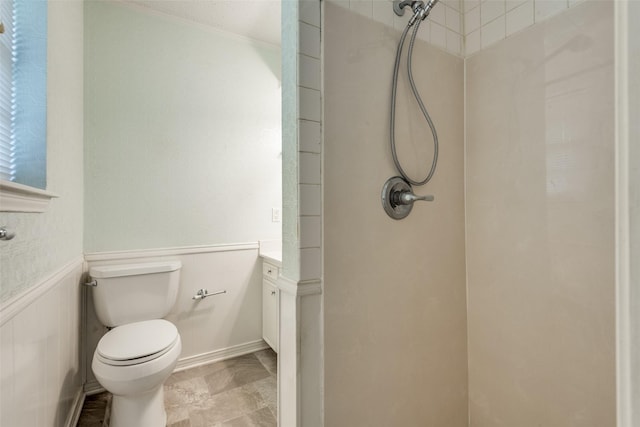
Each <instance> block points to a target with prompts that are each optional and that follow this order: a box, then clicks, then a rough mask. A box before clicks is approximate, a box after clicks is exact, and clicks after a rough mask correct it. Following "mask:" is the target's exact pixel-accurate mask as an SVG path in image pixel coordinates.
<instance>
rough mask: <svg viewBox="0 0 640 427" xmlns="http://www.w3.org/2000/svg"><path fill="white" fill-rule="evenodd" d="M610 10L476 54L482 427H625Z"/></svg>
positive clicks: (470, 72) (475, 288)
mask: <svg viewBox="0 0 640 427" xmlns="http://www.w3.org/2000/svg"><path fill="white" fill-rule="evenodd" d="M612 10H613V2H602V1H593V2H584V3H582V4H580V5H577V6H575V7H574V8H572V9H569V10H568V11H566V12H564V13H562V14H560V15H558V16H556V17H554V18H552V19H550V20H548V21H546V22H545V23H543V24H540V25H537V26H535V27H532V28H531V29H530V30H528V31H525V32H523V33H520V34H519V35H517V36H514V37H512V38H509V39H507V40H505V41H503V42H501V43H498V44H497V45H495V46H493V47H492V48H490V49H487V50H484V51H482V52H480V53H478V54H477V55H475V56H473V57H472V58H470V59H468V60H467V69H466V75H467V88H466V90H467V92H466V117H467V124H466V165H467V169H466V173H467V178H466V209H467V215H466V216H467V271H468V333H469V344H468V345H469V398H470V419H471V426H473V427H497V426H518V427H533V426H562V427H571V426H580V427H590V426H593V427H604V426H606V427H612V426H615V409H616V406H615V405H616V402H615V303H614V302H615V299H614V297H615V283H614V132H613V123H614V108H613V101H614V98H613V96H614V80H613V59H614V57H613V52H614V49H613V15H612Z"/></svg>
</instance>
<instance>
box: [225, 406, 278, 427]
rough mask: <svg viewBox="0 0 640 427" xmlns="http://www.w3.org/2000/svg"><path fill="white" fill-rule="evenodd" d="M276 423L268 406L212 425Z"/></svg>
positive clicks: (245, 426) (241, 426)
mask: <svg viewBox="0 0 640 427" xmlns="http://www.w3.org/2000/svg"><path fill="white" fill-rule="evenodd" d="M276 423H277V422H276V418H275V417H274V416H273V414H272V413H271V411H270V410H269V408H262V409H258V410H257V411H255V412H252V413H250V414H247V415H243V416H241V417H238V418H234V419H233V420H229V421H225V422H222V423H219V424H217V425H216V426H214V427H275V426H276Z"/></svg>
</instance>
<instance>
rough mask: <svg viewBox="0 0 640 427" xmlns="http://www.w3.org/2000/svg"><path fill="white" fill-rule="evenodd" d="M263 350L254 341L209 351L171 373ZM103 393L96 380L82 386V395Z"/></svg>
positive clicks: (264, 345) (263, 345)
mask: <svg viewBox="0 0 640 427" xmlns="http://www.w3.org/2000/svg"><path fill="white" fill-rule="evenodd" d="M265 348H269V344H267V343H266V342H264V340H256V341H251V342H248V343H244V344H239V345H234V346H233V347H227V348H223V349H220V350H214V351H210V352H208V353H202V354H197V355H195V356H189V357H185V358H183V359H180V360H178V364H177V365H176V368H175V369H174V371H173V372H180V371H184V370H186V369H191V368H195V367H197V366H202V365H207V364H209V363H214V362H220V361H221V360H227V359H233V358H234V357H238V356H243V355H245V354H249V353H254V352H256V351H260V350H264V349H265ZM103 391H105V390H104V387H102V386H101V385H100V383H99V382H98V381H96V380H93V381H88V382H87V383H86V384H85V385H84V393H85V394H86V395H87V396H91V395H93V394H98V393H102V392H103Z"/></svg>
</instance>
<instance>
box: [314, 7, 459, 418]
mask: <svg viewBox="0 0 640 427" xmlns="http://www.w3.org/2000/svg"><path fill="white" fill-rule="evenodd" d="M332 6H333V5H332V4H330V3H326V4H325V17H324V22H325V26H326V28H325V31H324V33H323V34H324V35H325V39H324V41H325V51H324V53H325V58H324V59H325V70H324V71H325V109H324V113H325V122H324V137H325V138H324V141H325V145H324V147H323V150H324V156H325V157H324V159H325V163H324V166H325V169H324V173H325V174H324V175H323V180H324V184H325V186H324V201H323V214H324V216H323V231H324V233H323V235H324V243H323V245H324V252H323V254H322V258H323V260H324V277H323V281H324V290H323V297H324V304H325V305H324V307H325V318H324V327H325V376H324V378H325V383H324V387H325V394H324V396H325V408H326V410H325V425H326V426H332V427H333V426H337V427H360V426H372V427H373V426H376V427H377V426H385V427H387V426H389V427H396V426H398V427H416V426H434V427H445V426H446V427H465V426H467V425H468V417H467V410H466V408H467V398H466V392H465V390H466V366H467V360H466V349H465V345H466V344H465V343H466V333H465V331H466V317H465V309H466V302H465V293H466V287H465V267H464V231H463V230H464V204H463V202H464V198H463V196H464V192H463V190H464V182H463V177H464V173H463V160H464V156H463V148H464V147H463V142H464V138H463V136H464V135H463V130H464V129H463V115H462V114H461V113H462V111H463V100H464V92H463V83H464V80H463V77H464V75H463V72H464V63H463V60H462V59H461V58H457V57H455V56H453V55H451V54H449V53H447V52H443V51H442V50H441V49H438V48H435V47H433V46H432V45H430V44H428V43H425V42H422V41H417V42H416V44H415V50H414V56H413V68H414V75H415V76H416V84H417V85H418V88H419V89H420V92H421V94H422V97H423V100H424V102H425V104H426V106H427V108H429V111H430V113H431V114H432V118H433V120H434V122H435V123H436V126H437V128H438V135H439V137H440V141H441V145H440V150H441V156H442V157H441V160H440V162H439V164H438V170H437V172H436V174H435V177H434V179H433V181H432V182H430V183H429V184H428V185H427V186H426V187H421V188H416V191H417V192H420V193H421V194H426V193H429V192H433V193H435V195H436V201H437V202H436V203H432V204H426V203H425V204H421V205H418V204H416V206H414V208H413V212H412V213H411V215H410V216H409V217H408V218H405V219H403V220H402V221H394V220H392V219H391V218H389V217H387V216H386V214H385V212H384V210H383V209H382V206H381V204H380V191H381V188H382V185H383V184H384V182H385V180H386V179H387V178H389V177H391V176H393V175H395V174H397V172H395V171H394V168H393V163H392V161H391V155H390V152H389V140H388V138H389V93H388V92H387V91H386V90H372V88H388V87H389V85H390V82H391V74H392V72H393V66H392V65H393V60H394V57H395V47H396V46H397V42H398V34H397V32H396V33H392V32H390V31H388V29H387V28H386V27H385V26H384V25H382V24H378V23H374V22H371V21H367V20H364V19H356V18H353V16H347V15H346V14H344V13H342V11H341V10H339V9H338V8H336V7H332ZM442 6H444V5H442ZM434 27H435V28H440V29H442V40H441V42H442V44H443V47H446V32H445V31H444V30H445V28H444V27H443V26H441V25H439V24H437V23H432V26H431V29H432V30H433V28H434ZM355 29H357V30H355ZM371 46H380V47H376V48H373V49H372V48H371ZM363 49H366V52H367V54H366V55H361V57H360V58H358V61H347V60H345V58H349V53H350V52H353V51H358V50H363ZM403 62H404V61H403ZM418 73H419V74H418ZM418 75H419V76H422V77H423V78H417V77H418ZM425 76H438V77H437V79H433V78H424V77H425ZM398 113H399V114H398V128H397V129H398V130H397V132H398V138H399V144H402V148H403V149H404V150H405V151H404V153H406V154H407V156H406V158H407V159H409V163H410V164H409V165H407V168H408V169H409V168H410V170H411V172H412V173H415V174H416V175H418V174H424V173H425V171H424V169H425V164H424V163H425V159H427V157H428V155H431V149H432V147H431V146H430V145H429V144H431V139H430V132H429V129H428V126H427V125H426V124H425V123H424V118H423V117H420V111H419V109H418V108H415V101H414V100H413V98H411V91H410V89H409V88H408V85H407V84H406V81H405V84H402V83H401V84H400V85H399V93H398ZM425 139H426V142H427V143H425ZM444 141H446V142H444ZM412 142H415V147H414V146H412V145H411V143H412ZM413 148H415V152H411V153H410V154H408V153H409V150H412V149H413ZM345 178H353V179H349V180H348V181H349V183H348V184H347V185H346V184H345ZM416 254H420V256H419V257H418V258H419V259H420V260H419V262H416ZM416 337H419V338H416ZM398 355H401V357H400V359H401V360H399V359H398ZM390 361H392V362H391V363H390ZM425 385H427V386H425ZM310 424H313V423H310Z"/></svg>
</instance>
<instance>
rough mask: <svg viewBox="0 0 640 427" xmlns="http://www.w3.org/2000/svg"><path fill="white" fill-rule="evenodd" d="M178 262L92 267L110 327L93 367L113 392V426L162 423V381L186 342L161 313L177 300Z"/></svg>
mask: <svg viewBox="0 0 640 427" xmlns="http://www.w3.org/2000/svg"><path fill="white" fill-rule="evenodd" d="M181 267H182V265H181V263H180V262H179V261H169V262H154V263H145V264H127V265H109V266H102V267H92V268H91V269H90V270H89V275H90V276H91V277H92V278H93V279H94V281H95V282H96V283H97V285H95V287H93V303H94V306H95V310H96V314H97V316H98V319H99V320H100V322H102V324H103V325H105V326H108V327H112V328H113V329H111V330H110V331H109V332H107V333H106V334H105V335H104V336H103V337H102V339H101V340H100V342H99V343H98V347H97V348H96V351H95V353H94V354H93V362H92V364H91V368H92V369H93V373H94V374H95V376H96V379H97V380H98V382H100V384H101V385H102V386H103V387H104V388H105V389H106V390H107V391H109V392H111V393H112V394H113V400H112V408H111V422H110V424H109V425H110V427H164V426H165V425H166V418H167V415H166V412H165V409H164V397H163V391H162V385H163V383H164V382H165V380H166V379H167V378H168V377H169V375H171V373H172V372H173V369H174V368H175V366H176V363H177V362H178V357H179V356H180V351H181V350H182V343H181V341H180V335H179V334H178V330H177V329H176V327H175V326H174V325H173V324H172V323H171V322H168V321H166V320H163V319H162V317H164V316H166V315H167V314H168V313H169V311H170V310H171V307H173V305H174V304H175V301H176V297H177V295H178V283H179V278H180V268H181Z"/></svg>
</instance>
